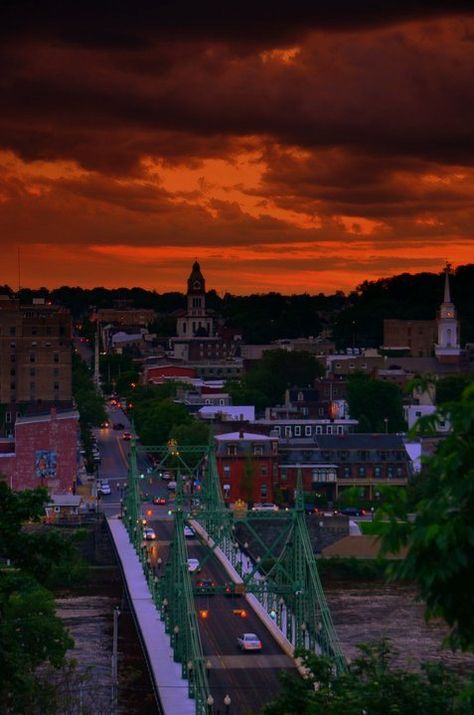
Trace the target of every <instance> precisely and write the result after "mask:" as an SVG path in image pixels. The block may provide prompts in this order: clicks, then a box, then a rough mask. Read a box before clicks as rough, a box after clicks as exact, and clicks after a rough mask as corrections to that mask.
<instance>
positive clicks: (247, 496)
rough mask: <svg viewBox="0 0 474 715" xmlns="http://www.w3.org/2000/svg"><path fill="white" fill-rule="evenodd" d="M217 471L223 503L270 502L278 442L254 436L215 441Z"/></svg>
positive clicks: (243, 434)
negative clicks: (240, 500) (238, 501)
mask: <svg viewBox="0 0 474 715" xmlns="http://www.w3.org/2000/svg"><path fill="white" fill-rule="evenodd" d="M214 439H215V444H216V459H217V470H218V473H219V479H220V483H221V488H222V492H223V495H224V499H225V501H226V503H233V502H235V501H237V500H238V499H242V500H243V501H245V502H250V503H253V502H271V501H273V484H274V483H275V482H276V481H277V479H278V440H277V439H274V438H272V437H268V436H266V435H262V434H257V433H253V432H245V431H244V430H242V429H241V430H239V431H238V432H230V433H227V434H220V435H216V436H215V437H214Z"/></svg>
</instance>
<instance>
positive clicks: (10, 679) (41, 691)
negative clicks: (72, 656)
mask: <svg viewBox="0 0 474 715" xmlns="http://www.w3.org/2000/svg"><path fill="white" fill-rule="evenodd" d="M73 645H74V642H73V640H72V638H70V636H69V635H68V633H67V631H66V630H65V628H64V626H63V623H62V621H61V620H60V619H59V618H57V616H56V615H55V607H54V599H53V595H52V594H51V593H50V592H49V591H47V590H46V589H45V588H43V587H42V586H40V584H39V583H38V582H37V581H36V580H35V579H34V578H33V577H32V576H29V575H27V574H25V573H22V572H20V571H6V572H5V571H4V572H3V573H2V574H1V577H0V674H1V676H0V703H1V706H0V712H6V713H29V712H40V711H41V712H44V713H46V712H54V710H49V707H48V704H49V703H50V702H51V696H52V692H50V691H49V688H45V684H44V683H40V681H39V680H38V677H37V674H36V670H37V668H38V666H40V665H44V664H47V663H49V664H50V665H52V666H53V667H55V668H59V667H60V666H62V665H63V664H64V662H65V660H64V658H65V654H66V651H67V649H68V648H72V646H73ZM39 703H41V707H40V709H38V710H37V709H36V708H37V707H38V704H39Z"/></svg>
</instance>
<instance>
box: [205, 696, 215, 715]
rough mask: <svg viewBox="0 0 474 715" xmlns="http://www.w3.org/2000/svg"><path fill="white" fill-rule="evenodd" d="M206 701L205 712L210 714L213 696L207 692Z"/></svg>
mask: <svg viewBox="0 0 474 715" xmlns="http://www.w3.org/2000/svg"><path fill="white" fill-rule="evenodd" d="M206 702H207V712H208V713H209V715H212V706H213V705H214V698H213V697H212V695H211V694H209V695H208V696H207V700H206Z"/></svg>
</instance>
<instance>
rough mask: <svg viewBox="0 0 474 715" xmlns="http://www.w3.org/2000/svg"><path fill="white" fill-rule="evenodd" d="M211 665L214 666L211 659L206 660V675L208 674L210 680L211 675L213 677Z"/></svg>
mask: <svg viewBox="0 0 474 715" xmlns="http://www.w3.org/2000/svg"><path fill="white" fill-rule="evenodd" d="M211 667H212V664H211V661H210V660H206V675H207V679H208V680H209V679H210V677H211Z"/></svg>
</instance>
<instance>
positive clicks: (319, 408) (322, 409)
mask: <svg viewBox="0 0 474 715" xmlns="http://www.w3.org/2000/svg"><path fill="white" fill-rule="evenodd" d="M318 415H319V416H320V417H322V416H323V415H324V407H318Z"/></svg>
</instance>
